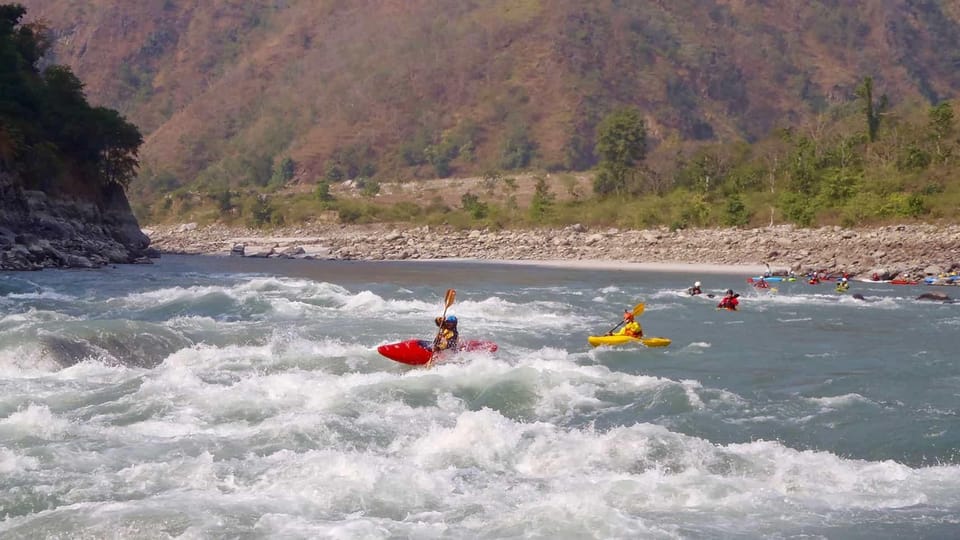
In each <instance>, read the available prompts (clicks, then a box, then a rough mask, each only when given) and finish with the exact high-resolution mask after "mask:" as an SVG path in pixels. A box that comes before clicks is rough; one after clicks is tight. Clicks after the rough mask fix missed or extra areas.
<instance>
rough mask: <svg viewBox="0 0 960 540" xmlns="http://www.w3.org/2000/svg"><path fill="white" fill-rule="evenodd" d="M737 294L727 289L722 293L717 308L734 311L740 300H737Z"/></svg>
mask: <svg viewBox="0 0 960 540" xmlns="http://www.w3.org/2000/svg"><path fill="white" fill-rule="evenodd" d="M738 296H740V295H739V294H734V293H733V290H732V289H727V293H726V294H725V295H723V298H722V299H721V300H720V303H719V304H717V307H718V308H721V309H729V310H730V311H736V310H737V306H738V305H740V301H739V300H737V297H738Z"/></svg>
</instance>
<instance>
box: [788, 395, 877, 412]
mask: <svg viewBox="0 0 960 540" xmlns="http://www.w3.org/2000/svg"><path fill="white" fill-rule="evenodd" d="M804 399H806V400H808V401H811V402H813V403H817V404H819V405H822V406H823V407H826V408H829V409H839V408H841V407H847V406H850V405H855V404H857V403H868V404H870V405H876V403H874V402H873V401H872V400H869V399H867V398H865V397H863V396H861V395H860V394H857V393H850V394H843V395H841V396H824V397H818V398H813V397H808V398H804Z"/></svg>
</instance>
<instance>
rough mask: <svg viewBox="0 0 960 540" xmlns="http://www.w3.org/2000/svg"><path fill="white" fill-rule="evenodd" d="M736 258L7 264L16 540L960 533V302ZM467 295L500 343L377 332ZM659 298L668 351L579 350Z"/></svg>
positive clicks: (401, 329)
mask: <svg viewBox="0 0 960 540" xmlns="http://www.w3.org/2000/svg"><path fill="white" fill-rule="evenodd" d="M746 277H748V276H746V275H722V274H704V275H696V274H680V273H663V272H660V273H658V272H647V271H631V270H618V271H611V270H606V271H599V270H585V269H560V268H545V267H537V266H511V265H498V264H481V263H465V262H346V261H282V260H253V259H242V258H222V257H221V258H218V257H177V256H169V257H164V258H163V259H161V260H160V261H159V262H158V263H157V264H155V265H148V266H124V267H117V268H105V269H101V270H86V271H71V270H67V271H51V270H46V271H43V272H37V273H0V537H2V538H51V537H54V538H397V537H402V538H864V539H866V538H872V539H873V538H957V537H960V418H958V414H960V352H958V348H960V347H958V345H960V339H958V333H960V304H940V303H929V302H920V301H917V300H915V298H916V296H917V295H918V294H920V293H922V292H927V291H930V290H931V289H930V288H927V287H922V286H893V285H886V284H866V283H857V282H854V283H853V286H852V288H851V291H850V293H848V294H846V295H839V294H837V293H835V292H834V290H833V287H832V285H829V284H823V285H817V286H811V285H808V284H805V283H801V282H794V283H784V284H780V285H779V286H777V290H776V291H756V290H752V289H750V288H748V287H747V286H746V283H745V278H746ZM695 279H697V280H700V281H702V282H703V285H704V289H705V292H707V293H712V294H719V293H722V291H723V290H724V289H726V288H727V287H732V288H734V289H735V290H737V291H738V292H740V293H741V294H742V297H741V308H742V309H741V310H740V311H738V312H727V311H717V310H716V309H715V308H714V305H715V303H716V301H717V299H716V298H714V299H710V298H707V297H706V296H705V295H704V296H701V297H690V296H687V295H686V294H684V293H683V292H682V291H683V290H684V289H685V288H686V287H688V286H690V285H691V284H692V282H693V281H694V280H695ZM447 288H454V289H456V291H457V295H456V301H455V303H454V304H453V306H452V307H451V308H450V310H449V312H450V313H452V314H455V315H456V316H457V317H458V318H459V319H460V333H461V336H462V338H464V339H487V340H492V341H495V342H497V343H498V344H499V350H498V351H497V352H495V353H479V352H478V353H462V354H459V355H456V356H454V357H452V358H448V359H445V360H444V361H442V362H439V363H438V364H436V365H435V366H434V367H433V368H431V369H423V368H412V367H409V366H405V365H402V364H398V363H395V362H393V361H391V360H388V359H386V358H384V357H382V356H380V355H379V354H378V353H377V351H376V347H377V346H378V345H381V344H384V343H389V342H394V341H400V340H404V339H409V338H422V339H430V338H432V336H433V334H434V332H435V331H436V327H435V326H434V325H433V318H434V317H436V316H438V315H440V313H441V311H442V310H443V305H442V303H443V295H444V292H445V291H446V289H447ZM938 290H943V289H938ZM944 292H947V293H948V294H949V293H952V292H953V289H946V290H944ZM853 293H859V294H862V295H863V296H864V297H865V298H866V301H861V300H857V299H854V298H853V297H852V294H853ZM954 296H956V295H954ZM641 301H642V302H644V303H645V311H644V313H643V314H642V316H641V317H640V318H639V321H640V322H641V323H642V325H643V328H644V331H645V333H646V334H647V335H648V336H664V337H668V338H670V339H672V340H673V343H672V344H671V345H670V346H669V347H666V348H662V349H646V348H643V347H623V348H598V349H593V348H592V347H590V346H589V345H587V342H586V338H587V336H588V335H590V334H599V333H603V332H605V331H606V330H608V329H609V328H610V327H611V326H613V325H614V324H615V323H616V322H617V321H618V320H619V318H620V314H621V313H622V311H623V309H625V308H632V307H633V306H634V305H635V304H637V303H638V302H641Z"/></svg>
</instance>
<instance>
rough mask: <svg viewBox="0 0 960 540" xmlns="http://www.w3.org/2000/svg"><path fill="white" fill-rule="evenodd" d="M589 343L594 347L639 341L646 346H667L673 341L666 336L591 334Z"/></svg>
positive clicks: (588, 339)
mask: <svg viewBox="0 0 960 540" xmlns="http://www.w3.org/2000/svg"><path fill="white" fill-rule="evenodd" d="M587 343H589V344H590V345H593V346H594V347H600V346H608V347H613V346H616V345H627V344H630V343H639V344H641V345H643V346H645V347H666V346H667V345H670V343H671V341H670V339H668V338H665V337H632V336H589V337H588V338H587Z"/></svg>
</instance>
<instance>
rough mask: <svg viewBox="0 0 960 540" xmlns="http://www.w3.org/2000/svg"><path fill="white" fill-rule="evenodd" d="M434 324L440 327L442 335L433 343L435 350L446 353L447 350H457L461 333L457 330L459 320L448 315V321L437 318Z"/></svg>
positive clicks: (438, 335)
mask: <svg viewBox="0 0 960 540" xmlns="http://www.w3.org/2000/svg"><path fill="white" fill-rule="evenodd" d="M433 322H434V324H436V325H437V326H439V327H440V333H439V334H437V339H435V340H434V342H433V350H435V351H445V350H447V349H456V348H457V344H458V342H459V341H460V332H459V331H458V330H457V318H456V316H454V315H448V316H447V318H446V319H444V318H443V317H437V318H436V319H434V320H433Z"/></svg>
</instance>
